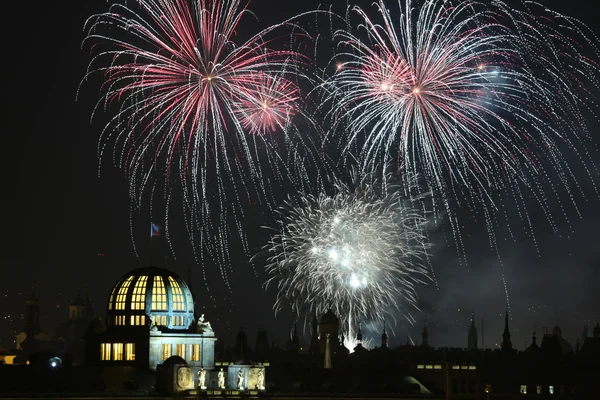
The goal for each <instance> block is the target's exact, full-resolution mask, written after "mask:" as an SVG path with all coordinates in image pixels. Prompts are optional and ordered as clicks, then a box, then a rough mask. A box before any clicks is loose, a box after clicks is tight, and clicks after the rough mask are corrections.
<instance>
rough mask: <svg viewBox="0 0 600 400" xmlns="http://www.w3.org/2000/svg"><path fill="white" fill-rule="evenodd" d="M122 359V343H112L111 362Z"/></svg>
mask: <svg viewBox="0 0 600 400" xmlns="http://www.w3.org/2000/svg"><path fill="white" fill-rule="evenodd" d="M122 359H123V343H113V360H117V361H121V360H122Z"/></svg>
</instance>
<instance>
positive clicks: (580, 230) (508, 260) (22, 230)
mask: <svg viewBox="0 0 600 400" xmlns="http://www.w3.org/2000/svg"><path fill="white" fill-rule="evenodd" d="M340 3H342V2H340ZM357 3H360V4H361V5H364V6H368V4H369V3H370V1H366V2H362V3H365V4H362V3H361V2H360V1H358V2H357ZM595 3H597V2H596V1H595V0H588V1H584V0H571V1H568V2H565V1H558V0H556V1H553V2H549V5H550V6H551V8H553V9H556V10H557V11H559V12H563V13H566V14H569V15H572V16H575V17H577V18H580V19H581V20H582V21H584V22H585V23H587V24H588V25H589V26H590V27H592V29H594V30H595V32H596V33H597V34H598V33H600V25H599V22H598V18H597V16H598V15H599V14H598V8H597V7H598V6H597V5H596V4H595ZM318 4H319V2H318V1H315V0H304V1H288V0H277V1H275V0H272V1H268V0H255V1H253V2H252V4H251V7H250V8H251V9H252V10H253V11H254V12H255V13H256V14H257V16H258V17H259V18H260V19H261V21H264V23H265V24H267V23H274V22H276V21H278V20H281V19H283V18H287V17H291V16H293V15H295V14H297V13H299V12H302V11H308V10H310V9H313V8H316V7H317V6H318ZM12 7H13V11H12V13H10V14H6V15H5V18H6V19H8V22H6V23H5V24H3V30H4V33H3V36H4V38H5V39H4V41H3V69H4V74H3V75H4V82H5V83H4V84H5V87H6V86H7V87H8V90H5V91H4V96H3V97H4V112H3V115H4V127H3V135H2V136H3V138H2V139H3V145H2V152H3V157H2V164H3V167H2V173H3V179H2V184H3V187H4V190H3V195H2V204H3V207H2V210H3V211H4V218H2V219H1V221H2V232H3V234H2V240H1V242H0V243H2V251H1V252H0V257H1V258H0V265H1V266H2V270H1V272H2V274H1V278H0V295H1V297H0V299H1V300H0V318H1V319H0V340H1V341H2V342H1V343H2V345H3V346H4V347H12V338H11V337H10V332H9V330H10V329H13V328H14V329H18V330H20V329H21V327H22V321H21V320H20V319H19V318H20V313H22V312H23V304H24V300H25V295H26V293H27V292H28V291H29V288H30V287H31V283H32V281H35V284H36V290H37V291H38V293H39V297H40V300H41V302H42V304H43V308H42V314H43V319H42V327H43V328H44V329H46V330H47V331H50V332H52V330H53V329H54V328H55V327H56V325H57V324H58V323H59V322H60V321H63V320H65V319H66V318H67V317H68V312H67V308H66V306H67V305H68V302H69V301H70V300H71V299H72V298H73V297H74V296H75V294H76V293H77V292H78V291H81V290H83V288H84V287H86V286H87V287H89V291H90V295H91V297H92V300H93V302H94V305H95V309H96V311H97V312H99V313H100V314H101V315H103V316H104V314H105V311H106V305H105V304H106V301H107V298H108V295H109V292H110V290H111V288H112V286H113V285H114V284H115V283H116V281H117V280H118V279H119V277H120V276H121V275H123V274H124V273H126V272H127V271H129V270H131V269H133V268H135V267H136V266H145V265H147V264H148V263H149V257H150V255H149V251H148V243H147V242H146V241H145V240H142V239H138V238H142V237H146V236H147V235H148V233H149V224H150V216H149V211H148V210H141V211H140V213H139V214H137V215H136V216H135V217H134V219H133V222H134V236H135V237H136V245H137V250H138V254H139V258H138V257H136V253H135V252H134V248H133V245H132V239H131V235H130V217H129V200H128V195H127V189H128V184H127V181H126V178H125V177H124V175H123V173H122V172H121V171H120V170H119V169H117V168H114V167H113V166H112V165H111V162H110V160H109V159H107V160H105V162H103V164H102V168H101V175H100V176H98V159H97V153H96V145H97V140H98V136H99V134H100V131H101V129H102V127H103V123H104V122H105V121H106V115H101V116H100V117H99V118H97V119H94V121H92V122H91V123H90V116H91V111H92V108H93V106H94V104H95V101H97V100H98V98H99V80H96V81H92V82H88V83H86V84H84V85H83V89H82V92H81V95H80V97H79V99H78V100H77V101H76V93H77V90H78V86H79V84H80V81H81V78H82V77H83V75H84V73H85V70H86V67H87V64H88V62H89V60H90V58H89V52H88V50H87V48H86V49H83V50H82V49H81V42H82V39H83V35H84V33H83V23H84V21H85V20H86V18H87V17H89V16H90V15H92V14H93V13H99V12H103V11H106V10H108V4H107V2H105V1H99V0H96V1H78V2H35V3H34V2H16V3H14V4H13V5H12ZM274 12H275V13H277V14H273V13H274ZM599 129H600V128H599V126H598V123H597V122H593V123H592V130H593V131H595V132H596V133H597V134H600V132H599ZM596 136H598V135H596ZM594 141H595V142H592V143H589V148H590V149H591V153H592V158H594V159H595V161H596V164H597V165H600V154H599V153H598V144H600V138H598V137H596V138H595V139H594ZM594 174H595V179H596V182H597V183H600V175H599V174H598V172H597V171H596V172H594ZM588 181H589V180H588ZM584 185H587V187H585V188H584V191H585V192H586V193H588V194H589V195H590V196H589V197H588V198H589V200H588V201H583V202H582V203H581V204H580V206H581V207H580V210H581V212H582V215H583V218H581V219H579V218H577V217H576V216H575V214H574V213H573V212H572V210H569V209H567V211H566V212H567V214H568V215H569V218H570V223H567V222H561V220H559V221H558V222H559V225H560V232H559V234H555V233H552V232H551V230H550V228H549V226H548V224H547V223H546V222H545V221H544V218H543V216H541V215H537V214H536V211H535V207H533V209H534V210H533V218H534V221H535V222H534V224H535V225H536V240H537V244H538V247H539V253H538V251H537V250H536V248H535V246H534V244H533V242H532V241H531V239H529V238H527V237H526V235H525V234H524V233H522V232H524V229H523V227H522V226H521V225H519V224H520V222H518V221H510V222H511V224H512V228H513V229H514V231H515V232H517V234H516V238H517V240H516V243H515V242H512V241H509V240H504V238H505V237H506V236H507V235H506V232H502V230H500V232H498V237H499V238H500V242H501V246H502V247H501V256H502V258H501V261H500V260H499V258H498V257H497V255H496V253H495V252H492V251H491V250H489V245H488V243H487V234H486V233H485V229H484V228H485V227H484V226H482V225H481V224H480V223H475V222H470V221H469V219H468V218H465V219H464V223H465V224H466V226H465V228H464V229H465V232H467V234H466V235H465V241H466V247H467V249H468V250H467V251H468V266H465V265H461V263H460V262H459V259H458V257H457V255H456V251H455V250H453V248H452V247H451V246H446V245H445V237H444V230H443V229H440V230H438V231H436V232H434V233H433V237H434V241H435V244H436V246H435V247H434V249H433V250H432V264H433V267H434V269H435V272H436V277H437V284H435V283H432V284H430V285H428V286H427V287H425V286H423V287H421V288H420V289H419V294H420V296H421V300H422V304H421V307H422V308H423V310H425V311H427V314H428V317H427V320H428V331H429V342H430V344H432V345H433V346H436V347H437V346H457V347H465V346H466V342H467V340H466V339H467V329H468V324H469V319H470V316H471V312H472V311H475V313H476V320H477V324H478V325H481V318H484V319H485V339H484V340H485V344H486V345H487V346H494V344H495V343H496V342H499V341H500V339H501V334H502V324H503V321H504V314H503V313H504V307H505V301H506V300H505V294H504V286H503V284H502V279H501V274H502V273H504V276H505V277H506V282H507V287H508V292H509V297H510V302H511V312H512V313H511V318H512V319H511V324H512V328H511V330H512V333H513V345H514V346H516V347H517V348H522V347H523V346H524V344H525V342H526V341H527V342H528V343H530V341H531V339H530V338H531V333H532V330H533V325H534V324H535V325H536V326H537V331H538V335H539V334H541V331H542V327H548V328H549V329H550V330H551V329H552V327H553V326H554V325H555V324H556V323H558V324H559V325H560V326H561V328H562V330H563V336H564V337H565V338H566V339H567V340H568V341H569V342H571V343H572V344H573V345H575V338H576V336H577V335H580V333H581V331H582V329H583V325H584V323H585V321H586V320H589V321H590V323H591V324H594V325H595V323H596V321H597V319H598V318H599V317H600V239H598V236H599V235H598V227H599V226H600V211H599V210H600V200H599V199H598V197H597V196H595V195H594V189H593V187H592V186H591V183H589V182H588V183H584ZM557 207H558V206H557ZM557 211H558V213H560V212H561V211H560V210H557ZM156 222H158V223H159V224H162V221H160V220H158V221H156ZM259 222H261V221H259ZM469 224H471V225H469ZM257 229H258V225H257ZM258 236H259V237H260V235H258ZM173 242H174V243H175V244H174V247H175V248H176V254H175V256H176V257H177V259H176V260H175V259H174V258H173V255H172V254H171V253H170V251H169V250H168V246H167V244H166V242H165V240H164V237H160V238H157V239H155V243H154V249H153V255H152V257H153V262H154V264H158V265H161V266H163V265H165V257H166V264H167V266H168V267H169V268H171V269H172V270H174V271H175V272H176V273H178V274H179V275H181V276H182V277H183V278H185V279H187V278H188V265H190V264H192V266H193V268H192V270H193V278H192V283H193V288H194V292H195V295H196V298H197V304H198V306H199V308H198V311H200V312H206V314H207V318H208V319H209V320H211V321H214V322H213V326H215V327H216V332H217V335H218V336H222V337H224V338H225V340H226V341H227V342H229V343H231V341H232V340H233V338H234V335H235V333H236V332H237V331H238V330H239V328H240V327H244V328H245V330H246V331H247V332H249V334H250V340H251V341H252V340H254V333H255V332H256V331H257V330H258V329H267V330H268V332H269V336H270V339H274V340H276V341H277V342H278V343H279V345H280V346H284V345H285V342H284V340H285V338H286V335H287V332H288V331H289V329H290V327H291V322H292V317H291V315H289V313H283V314H281V315H280V316H278V317H277V318H275V317H274V315H273V312H272V310H271V304H272V303H273V298H274V293H273V292H271V291H269V292H265V291H264V290H262V289H261V285H262V282H263V281H264V280H265V274H264V273H263V272H262V271H260V270H258V271H256V273H255V270H254V269H253V268H252V266H250V265H249V264H248V263H247V261H246V260H245V257H244V256H243V255H239V254H236V255H234V261H235V262H234V265H233V273H232V274H231V279H232V287H233V290H232V293H229V292H228V291H227V290H226V288H225V286H224V285H223V284H222V282H221V281H220V280H219V279H218V277H217V275H214V277H211V278H209V281H208V282H205V281H203V279H202V266H199V265H197V264H195V261H194V259H193V257H192V256H191V251H190V248H189V243H188V242H187V237H186V235H185V234H184V232H178V233H174V237H173ZM251 244H252V245H253V248H254V249H255V250H257V249H258V247H259V246H260V243H251ZM501 262H502V264H503V266H501V265H500V263H501ZM206 268H207V269H209V270H212V269H214V266H207V267H206ZM209 275H210V274H209ZM207 288H208V291H207ZM9 315H10V317H8V316H9ZM424 316H425V313H416V314H415V317H416V318H417V321H418V322H417V325H416V326H413V327H411V326H405V325H403V324H400V325H399V326H398V327H397V328H396V333H397V336H396V337H394V338H392V339H391V344H392V346H393V345H395V344H399V343H400V341H402V342H405V341H406V337H407V335H410V336H411V337H412V338H413V339H415V340H417V339H418V341H419V342H420V338H419V337H418V335H419V332H420V330H421V329H422V324H423V319H424ZM15 317H16V318H15ZM10 320H15V321H14V322H10ZM376 329H380V327H376ZM480 340H481V339H480ZM377 343H378V342H377ZM251 344H253V343H252V342H251Z"/></svg>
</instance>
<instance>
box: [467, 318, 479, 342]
mask: <svg viewBox="0 0 600 400" xmlns="http://www.w3.org/2000/svg"><path fill="white" fill-rule="evenodd" d="M467 350H477V327H476V326H475V313H472V314H471V326H470V327H469V337H468V342H467Z"/></svg>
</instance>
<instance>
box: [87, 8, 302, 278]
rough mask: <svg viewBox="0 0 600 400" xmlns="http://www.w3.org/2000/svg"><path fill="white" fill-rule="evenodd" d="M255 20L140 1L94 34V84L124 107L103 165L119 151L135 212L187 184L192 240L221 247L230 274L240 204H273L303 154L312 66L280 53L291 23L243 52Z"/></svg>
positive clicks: (100, 20)
mask: <svg viewBox="0 0 600 400" xmlns="http://www.w3.org/2000/svg"><path fill="white" fill-rule="evenodd" d="M248 13H249V11H248V10H247V5H244V4H242V3H241V2H240V0H135V1H129V3H126V4H115V5H113V6H112V7H111V9H110V11H109V12H107V13H103V14H99V15H95V16H93V17H91V18H90V19H89V20H88V22H87V23H86V28H87V31H88V36H87V38H86V42H90V43H93V47H92V50H93V52H94V54H95V55H94V57H93V59H92V61H91V63H90V67H89V71H88V74H87V75H86V78H87V76H88V75H90V74H92V73H94V72H98V71H101V72H102V73H103V75H104V78H105V82H104V84H103V86H102V89H103V98H102V100H101V101H100V102H99V103H98V104H99V105H102V106H104V107H105V108H106V107H108V106H109V105H110V104H114V103H116V104H118V107H119V108H118V111H117V113H116V115H115V116H114V117H113V118H112V120H111V121H110V122H109V123H108V124H107V125H106V127H105V129H104V131H103V134H102V136H101V139H100V145H99V153H100V157H101V158H102V156H103V155H104V153H105V149H106V148H107V147H108V146H110V147H112V148H114V152H113V157H114V158H115V159H116V162H117V163H118V164H119V165H120V166H121V167H123V168H124V169H125V170H126V171H127V174H128V177H129V179H130V188H131V196H132V198H134V199H135V200H136V201H138V202H139V201H141V199H142V197H143V196H142V195H143V194H144V193H145V189H146V188H147V187H148V186H150V190H151V191H153V188H154V187H155V185H156V184H157V182H158V181H159V180H160V179H161V177H162V179H164V181H163V184H164V185H165V186H166V187H168V188H169V190H171V188H172V187H173V181H175V180H176V179H179V180H180V182H179V184H180V185H181V187H182V188H183V189H184V198H185V201H184V208H185V209H186V210H187V211H189V212H191V218H189V219H188V223H187V225H188V230H189V231H190V232H194V233H193V235H195V236H196V237H198V232H200V235H201V238H200V240H202V237H210V238H215V237H216V238H218V240H217V242H219V243H220V245H214V248H213V249H212V250H210V252H211V254H213V255H216V256H217V258H218V261H219V265H227V264H228V250H227V247H228V244H227V241H228V239H227V237H228V233H227V232H229V231H232V230H233V231H238V232H240V238H241V239H242V242H243V243H244V245H245V239H244V238H243V234H242V233H241V229H240V226H239V225H240V222H239V221H240V220H241V215H242V213H243V203H248V202H250V201H252V202H257V201H258V202H261V203H262V202H264V203H267V204H269V203H270V202H271V200H272V199H271V198H272V196H271V194H270V187H271V185H272V184H273V182H274V181H277V180H279V179H283V178H286V177H288V174H290V165H292V166H293V165H295V164H297V162H296V161H295V159H294V158H295V157H296V154H297V153H296V150H297V149H299V148H301V147H304V145H305V142H304V140H305V139H304V138H299V139H298V137H299V136H300V135H297V131H296V130H295V129H294V125H293V123H292V116H293V115H298V114H302V115H305V114H304V113H302V111H299V104H298V103H297V100H298V99H299V98H300V96H299V89H298V86H297V84H296V80H297V78H298V77H299V74H297V73H296V71H297V69H296V67H297V66H298V65H299V64H301V63H302V62H303V56H301V55H300V54H298V53H297V52H295V51H293V50H290V49H284V50H276V49H273V48H272V46H274V45H275V44H274V41H276V40H278V39H279V38H277V37H274V38H267V35H270V34H274V30H275V29H276V28H281V27H284V26H285V25H286V23H282V24H278V25H274V26H271V27H268V28H266V29H263V30H260V31H258V32H257V33H255V34H254V35H251V36H250V37H249V39H248V40H246V41H240V42H236V41H235V40H236V39H237V38H239V32H238V27H239V24H240V21H241V20H242V18H243V17H244V16H245V15H247V14H248ZM267 133H268V135H267ZM282 136H283V137H284V139H285V140H283V141H282V140H279V138H281V137H282ZM297 139H298V140H299V141H296V140H297ZM282 142H283V143H286V144H289V145H290V146H291V148H286V149H285V156H283V155H282V154H277V152H278V151H279V150H280V149H281V146H280V145H279V143H282ZM302 152H303V157H305V154H306V150H305V149H303V151H302ZM263 164H264V165H266V166H267V165H268V169H269V171H268V172H265V171H263V168H262V167H261V166H262V165H263ZM292 168H295V167H292ZM295 178H298V177H295ZM299 178H302V177H299ZM158 183H160V182H158ZM215 216H218V220H219V221H216V218H215ZM231 221H235V225H236V226H235V229H230V228H228V227H226V224H229V223H231ZM191 234H192V233H191ZM211 243H214V242H211ZM221 272H222V274H223V276H225V273H224V271H223V267H222V271H221Z"/></svg>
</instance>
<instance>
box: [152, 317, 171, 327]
mask: <svg viewBox="0 0 600 400" xmlns="http://www.w3.org/2000/svg"><path fill="white" fill-rule="evenodd" d="M152 318H153V321H154V323H155V324H156V325H161V326H167V316H166V315H155V316H153V317H152Z"/></svg>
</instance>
